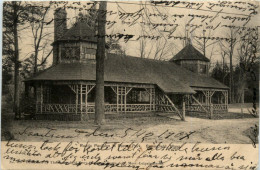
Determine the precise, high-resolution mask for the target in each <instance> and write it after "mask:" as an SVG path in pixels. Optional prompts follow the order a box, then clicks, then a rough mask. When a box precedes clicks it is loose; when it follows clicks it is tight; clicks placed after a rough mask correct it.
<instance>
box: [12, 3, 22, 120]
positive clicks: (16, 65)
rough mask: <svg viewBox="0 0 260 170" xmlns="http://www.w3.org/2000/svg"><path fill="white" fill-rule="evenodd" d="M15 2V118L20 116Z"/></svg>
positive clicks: (15, 8)
mask: <svg viewBox="0 0 260 170" xmlns="http://www.w3.org/2000/svg"><path fill="white" fill-rule="evenodd" d="M16 3H17V2H13V5H14V6H13V7H14V12H13V23H14V25H13V33H14V51H15V62H14V112H15V119H18V118H21V114H20V101H19V98H20V89H19V65H20V63H19V46H18V32H17V26H18V18H17V15H18V14H17V11H18V9H17V8H18V7H17V4H16Z"/></svg>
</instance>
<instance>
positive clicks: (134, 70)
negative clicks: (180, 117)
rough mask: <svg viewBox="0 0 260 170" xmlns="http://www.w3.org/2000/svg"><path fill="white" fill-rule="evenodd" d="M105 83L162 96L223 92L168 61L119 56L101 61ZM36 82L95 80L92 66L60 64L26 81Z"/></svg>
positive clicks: (210, 81)
mask: <svg viewBox="0 0 260 170" xmlns="http://www.w3.org/2000/svg"><path fill="white" fill-rule="evenodd" d="M104 78H105V81H106V82H123V83H142V84H156V85H157V86H158V87H159V88H161V89H162V90H163V91H164V92H165V93H194V90H193V89H192V88H191V87H201V88H219V89H227V87H226V86H225V85H223V84H222V83H220V82H218V81H217V80H215V79H213V78H211V77H205V76H200V75H198V74H196V73H193V72H190V71H188V70H186V69H185V68H181V67H180V66H178V65H176V64H175V63H172V62H167V61H157V60H151V59H142V58H139V57H127V56H126V57H121V56H117V55H115V54H109V55H108V57H107V59H106V60H105V77H104ZM37 80H51V81H59V80H63V81H64V80H70V81H71V80H88V81H95V80H96V64H95V63H60V64H58V65H56V66H53V67H51V68H50V69H48V70H46V71H44V72H42V73H40V74H38V75H36V76H35V77H32V78H29V79H27V80H26V81H37Z"/></svg>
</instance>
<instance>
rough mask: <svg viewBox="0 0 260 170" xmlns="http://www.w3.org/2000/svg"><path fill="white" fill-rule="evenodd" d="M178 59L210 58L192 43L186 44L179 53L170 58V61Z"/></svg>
mask: <svg viewBox="0 0 260 170" xmlns="http://www.w3.org/2000/svg"><path fill="white" fill-rule="evenodd" d="M177 60H200V61H207V62H209V59H208V58H207V57H205V56H204V55H203V54H201V53H200V52H199V51H198V50H197V49H196V48H194V47H193V46H192V45H191V44H188V45H186V46H185V47H184V48H183V49H182V50H181V51H180V52H179V53H177V54H176V55H175V56H174V57H173V58H172V59H170V61H177Z"/></svg>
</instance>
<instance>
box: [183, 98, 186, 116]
mask: <svg viewBox="0 0 260 170" xmlns="http://www.w3.org/2000/svg"><path fill="white" fill-rule="evenodd" d="M185 115H186V113H185V100H184V99H183V101H182V120H183V121H185Z"/></svg>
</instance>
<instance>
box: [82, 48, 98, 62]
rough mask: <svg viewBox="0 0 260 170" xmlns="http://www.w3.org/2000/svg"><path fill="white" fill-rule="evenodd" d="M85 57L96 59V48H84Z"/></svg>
mask: <svg viewBox="0 0 260 170" xmlns="http://www.w3.org/2000/svg"><path fill="white" fill-rule="evenodd" d="M83 59H88V60H96V50H95V49H93V48H87V47H84V48H83Z"/></svg>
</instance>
